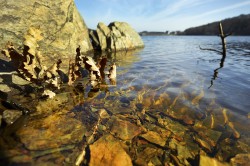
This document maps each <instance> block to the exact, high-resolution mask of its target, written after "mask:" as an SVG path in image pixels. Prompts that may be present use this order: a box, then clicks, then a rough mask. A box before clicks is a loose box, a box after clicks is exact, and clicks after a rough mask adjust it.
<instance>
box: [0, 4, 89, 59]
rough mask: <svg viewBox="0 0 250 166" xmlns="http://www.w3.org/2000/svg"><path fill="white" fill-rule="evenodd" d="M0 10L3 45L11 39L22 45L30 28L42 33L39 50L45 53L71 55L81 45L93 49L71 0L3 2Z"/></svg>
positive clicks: (0, 42)
mask: <svg viewBox="0 0 250 166" xmlns="http://www.w3.org/2000/svg"><path fill="white" fill-rule="evenodd" d="M0 4H1V13H0V27H1V29H0V38H1V40H0V45H1V46H4V45H5V44H6V43H7V41H12V42H13V43H14V45H15V46H16V47H18V46H22V44H23V39H24V38H23V37H24V35H25V34H26V32H27V30H28V29H29V27H39V28H40V30H41V31H42V33H43V40H42V41H40V43H39V46H40V51H41V52H42V53H43V54H44V55H48V54H49V53H52V54H53V53H58V52H59V53H60V55H72V54H74V53H75V49H76V47H77V46H78V45H80V46H81V50H82V52H87V51H89V50H92V45H91V43H90V40H89V35H88V29H87V27H86V25H85V23H84V20H83V19H82V17H81V16H80V14H79V12H78V10H77V8H76V6H75V3H74V1H72V0H55V1H50V0H40V1H38V0H30V1H2V2H0Z"/></svg>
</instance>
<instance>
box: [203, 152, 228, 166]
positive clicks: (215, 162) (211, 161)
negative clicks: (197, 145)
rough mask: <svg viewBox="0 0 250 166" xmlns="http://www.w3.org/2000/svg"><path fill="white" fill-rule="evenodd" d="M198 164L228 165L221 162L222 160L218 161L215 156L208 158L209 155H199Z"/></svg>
mask: <svg viewBox="0 0 250 166" xmlns="http://www.w3.org/2000/svg"><path fill="white" fill-rule="evenodd" d="M199 165H200V166H211V165H214V166H229V164H228V163H222V162H219V161H218V160H216V159H215V158H210V157H207V156H203V155H201V156H200V163H199Z"/></svg>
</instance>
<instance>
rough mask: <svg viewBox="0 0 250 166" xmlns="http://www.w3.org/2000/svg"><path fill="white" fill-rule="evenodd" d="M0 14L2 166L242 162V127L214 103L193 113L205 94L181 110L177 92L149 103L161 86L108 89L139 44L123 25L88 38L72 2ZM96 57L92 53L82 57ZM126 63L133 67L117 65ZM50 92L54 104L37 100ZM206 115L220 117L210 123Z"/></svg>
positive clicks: (8, 4)
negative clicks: (0, 46) (117, 68)
mask: <svg viewBox="0 0 250 166" xmlns="http://www.w3.org/2000/svg"><path fill="white" fill-rule="evenodd" d="M1 6H3V9H4V10H3V12H2V13H1V15H0V20H1V22H0V26H1V29H0V34H1V35H2V36H1V38H2V39H3V40H1V41H0V45H2V46H4V45H5V44H6V42H7V41H9V40H11V41H13V42H14V43H9V44H8V45H7V48H3V51H2V53H3V54H4V55H6V56H7V57H10V58H11V60H9V59H7V57H4V56H2V55H1V56H0V62H1V63H0V65H1V68H0V70H1V71H0V72H1V75H0V87H1V90H0V94H1V95H0V100H1V102H0V149H1V150H0V163H1V164H5V165H52V166H53V165H55V166H56V165H90V166H91V165H93V166H94V165H119V166H120V165H128V166H129V165H169V166H172V165H178V166H181V165H202V166H206V165H208V166H210V165H225V166H226V165H247V164H248V163H249V160H250V154H249V151H250V148H249V137H248V136H247V135H244V134H243V135H241V132H240V131H241V130H244V131H246V130H248V129H247V127H238V126H239V124H236V123H234V121H233V120H232V119H233V115H230V114H228V111H227V110H226V109H225V108H222V107H221V106H219V105H217V103H216V102H215V101H212V102H211V103H210V104H209V105H208V108H206V110H208V111H207V112H206V111H204V112H201V111H199V110H200V105H199V103H200V101H201V99H202V98H203V96H204V92H203V91H202V90H200V91H196V92H194V97H193V98H192V99H190V108H191V109H190V108H189V107H185V105H182V104H181V103H183V100H184V98H185V96H184V95H182V93H180V94H179V96H174V97H173V96H170V95H169V94H167V93H165V92H164V93H161V94H157V95H156V91H157V90H158V89H160V88H166V86H167V85H168V80H166V83H164V85H163V87H155V89H146V88H144V87H135V86H132V85H131V86H129V88H126V89H122V88H121V89H115V88H116V80H111V78H115V76H116V71H115V68H116V67H115V66H114V65H115V63H116V65H117V66H119V67H121V68H122V67H123V65H132V63H133V62H134V61H135V60H134V59H133V58H134V56H133V55H134V52H135V51H136V50H134V49H135V48H138V47H143V46H144V44H143V42H142V40H141V38H140V36H139V35H138V34H137V33H136V32H135V31H134V30H133V29H132V28H131V27H130V26H129V25H128V24H127V23H123V22H114V23H111V24H110V25H109V26H106V25H104V24H103V23H99V24H98V26H97V30H96V31H94V30H88V29H87V27H86V25H85V23H84V21H83V20H82V18H81V17H80V15H79V13H78V11H77V9H76V8H75V5H74V1H71V0H66V1H61V0H57V1H48V0H42V1H39V2H38V1H36V0H32V1H23V2H12V1H4V2H1ZM27 31H28V32H27ZM24 34H25V35H24ZM89 34H90V36H91V37H90V38H91V39H89ZM23 41H24V43H23ZM14 46H17V47H16V48H17V49H15V47H14ZM93 49H95V50H97V52H92V53H87V52H88V51H91V50H93ZM122 50H123V52H122ZM131 50H134V51H131ZM81 51H82V52H81ZM98 51H100V52H98ZM41 53H42V54H41ZM75 54H76V55H75ZM41 55H46V56H41ZM73 56H74V58H72V57H73ZM41 57H43V58H44V59H43V58H41ZM58 57H60V58H61V60H58V61H57V60H55V59H56V58H58ZM18 58H19V59H18ZM124 58H131V59H132V60H130V61H127V63H129V64H124V63H123V61H122V59H124ZM42 59H43V60H42ZM114 59H115V60H114ZM83 64H84V66H85V67H84V68H81V67H82V65H83ZM106 64H107V65H108V64H109V65H110V66H111V67H110V69H107V68H106V67H105V66H106ZM50 66H51V67H50ZM107 71H108V72H109V73H108V74H107V73H106V72H107ZM65 73H68V74H65ZM124 73H126V71H120V73H118V76H121V77H122V75H123V74H124ZM63 76H65V78H66V79H65V80H66V81H63V79H62V78H63ZM59 78H60V81H59ZM128 81H129V80H126V79H124V80H122V79H121V81H120V82H119V85H128V84H129V82H128ZM89 82H90V84H89ZM181 86H182V87H183V88H185V87H186V86H187V85H186V84H185V83H184V84H183V85H181ZM47 88H48V89H49V90H50V91H49V92H48V93H51V94H52V95H51V96H50V95H44V92H45V90H47ZM52 92H53V93H52ZM185 99H186V98H185ZM197 110H198V111H197ZM204 110H205V109H204ZM213 110H219V111H218V113H217V114H216V118H215V115H214V114H212V113H211V112H213ZM239 128H240V129H239Z"/></svg>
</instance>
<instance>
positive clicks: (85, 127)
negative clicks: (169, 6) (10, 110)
mask: <svg viewBox="0 0 250 166" xmlns="http://www.w3.org/2000/svg"><path fill="white" fill-rule="evenodd" d="M143 40H144V43H145V48H144V49H142V50H139V51H135V52H128V53H126V52H120V53H117V54H113V55H107V57H108V60H109V62H115V63H116V64H117V80H116V86H107V85H105V86H103V87H102V88H101V89H99V90H91V89H90V87H84V88H83V89H81V88H80V89H79V88H73V87H71V88H69V87H68V86H67V85H64V86H62V89H61V90H60V91H59V92H58V93H59V95H57V98H56V99H48V100H45V101H44V100H42V101H41V100H40V99H36V98H34V97H33V99H32V101H33V103H32V104H31V102H30V101H31V99H30V98H28V99H23V100H24V101H22V102H23V105H24V106H25V105H27V107H30V108H29V109H33V110H36V111H35V113H33V114H31V116H29V117H28V118H27V119H28V120H25V121H22V123H23V124H24V126H23V125H19V124H18V125H19V127H20V126H22V127H21V128H20V129H17V133H16V134H15V132H16V130H15V132H14V135H13V133H10V134H5V137H7V139H12V138H13V139H14V141H13V142H14V143H15V144H17V145H18V146H17V147H15V148H13V147H11V146H10V147H7V148H6V149H7V150H6V149H5V150H4V151H3V152H4V153H3V154H4V155H6V156H8V155H10V154H11V155H10V157H7V159H6V157H4V161H5V162H6V161H11V162H10V163H12V162H13V163H23V162H24V161H26V162H27V163H31V164H33V165H36V164H39V163H49V164H51V165H53V164H54V165H58V164H59V165H61V164H64V165H71V164H72V163H74V162H75V160H76V157H77V156H78V155H79V154H80V153H81V151H82V150H83V149H85V148H86V147H88V146H89V145H91V144H94V145H95V142H96V141H97V140H99V139H100V140H101V138H103V137H102V136H105V135H106V134H111V135H112V136H113V137H115V138H116V139H117V140H122V141H123V143H124V144H125V145H126V146H127V147H128V148H129V150H128V149H126V148H125V149H126V152H127V153H128V154H129V156H130V157H131V160H132V161H133V163H134V164H138V165H140V164H141V161H140V160H144V159H143V157H142V156H143V155H149V154H148V153H147V148H149V147H150V148H152V149H158V150H159V153H158V152H157V153H156V154H155V155H153V157H152V156H151V158H153V159H152V160H150V161H151V162H153V164H155V165H157V164H156V163H157V161H158V160H159V162H160V163H161V164H164V163H170V162H171V163H174V164H176V160H175V157H173V156H177V157H178V156H180V155H181V154H182V153H184V152H183V151H179V150H180V149H178V148H177V149H175V148H173V147H171V145H173V144H175V145H176V147H182V146H183V145H185V147H187V148H188V150H187V151H185V154H189V153H190V154H192V155H191V156H192V157H190V156H189V157H188V158H191V162H190V163H191V165H194V163H195V161H196V159H195V156H197V155H200V154H204V153H205V154H206V155H209V156H210V157H215V158H217V159H218V160H221V161H229V160H230V158H232V157H234V156H235V155H236V154H239V153H249V146H250V137H249V136H250V131H249V126H250V120H249V116H250V115H249V113H250V110H249V108H250V102H249V100H250V86H249V85H250V72H249V71H250V37H228V40H227V43H228V44H227V55H226V58H225V59H224V60H223V59H222V56H221V55H219V54H217V53H216V52H210V51H203V50H200V49H199V46H201V47H203V48H214V49H220V48H221V46H220V39H219V38H218V37H194V36H188V37H187V36H185V37H182V36H176V37H174V36H173V37H171V36H167V37H157V36H154V37H151V36H148V37H143ZM97 57H98V55H97V56H96V57H94V58H97ZM83 80H84V79H83ZM83 80H80V81H79V82H83ZM106 83H107V84H109V82H108V80H107V82H106ZM26 96H27V95H26ZM18 97H20V96H18ZM18 97H15V96H13V98H17V99H18ZM22 97H23V96H22ZM31 105H32V106H31ZM101 109H104V110H105V111H106V112H107V113H108V117H109V118H103V119H102V118H101V116H100V115H99V114H100V112H99V113H98V111H99V110H101ZM117 119H118V120H117ZM59 121H60V122H59ZM124 124H125V125H124ZM34 126H35V127H34ZM76 126H78V127H76ZM95 126H97V127H95ZM135 126H137V127H140V128H141V129H137V128H136V127H135ZM75 128H77V129H75ZM78 129H79V130H78ZM139 130H140V131H139ZM147 131H153V132H154V133H159V131H161V132H162V133H165V135H164V134H160V137H161V139H163V140H165V144H164V145H162V144H161V143H159V142H153V143H152V140H150V139H148V138H144V137H145V136H143V135H142V134H143V133H147ZM163 131H164V132H163ZM130 132H132V133H133V134H131V133H130ZM168 132H169V133H171V134H166V133H168ZM32 133H35V134H34V135H32ZM74 133H75V134H74ZM66 134H68V135H67V136H66ZM27 135H31V136H30V137H29V136H27ZM37 135H39V137H36V136H37ZM72 135H73V136H72ZM91 135H94V137H93V138H91ZM131 135H132V136H131ZM47 137H48V138H47ZM61 137H63V138H62V139H61ZM64 137H65V138H66V137H70V138H69V139H65V138H64ZM59 138H60V139H59ZM90 138H91V139H90ZM54 140H58V141H56V142H54ZM142 140H144V141H145V140H147V141H148V142H147V143H145V142H143V141H142ZM32 141H34V142H39V141H40V142H39V143H37V144H36V143H34V144H33V143H32ZM141 141H142V142H141ZM174 141H177V142H178V143H175V142H174ZM13 142H12V141H10V143H9V145H13ZM20 142H22V143H21V144H20ZM173 142H174V143H173ZM135 144H136V145H135ZM125 145H124V146H125ZM142 145H143V146H142ZM105 146H108V145H105ZM145 147H146V148H145ZM131 149H136V150H135V151H137V153H134V152H133V150H131ZM152 149H151V151H150V152H151V153H152V154H153V151H152ZM11 150H12V151H11ZM93 151H94V150H93ZM90 153H91V155H94V154H92V153H93V152H90ZM100 153H101V152H100ZM182 155H183V154H182ZM13 156H14V157H13ZM155 156H158V158H157V157H155ZM159 156H160V157H159ZM163 156H165V157H163ZM18 157H19V158H18ZM155 158H157V161H156V159H155ZM149 159H150V157H149ZM178 159H179V162H180V163H182V164H184V165H187V163H186V164H185V162H186V159H185V157H184V159H183V158H181V159H180V158H178ZM86 160H87V161H86V163H88V159H86ZM90 160H93V159H90ZM145 161H147V160H146V159H145ZM188 161H189V160H188ZM90 162H91V161H90ZM92 162H93V161H92ZM147 162H149V161H147ZM159 162H158V164H159ZM24 163H25V162H24ZM142 165H143V164H142Z"/></svg>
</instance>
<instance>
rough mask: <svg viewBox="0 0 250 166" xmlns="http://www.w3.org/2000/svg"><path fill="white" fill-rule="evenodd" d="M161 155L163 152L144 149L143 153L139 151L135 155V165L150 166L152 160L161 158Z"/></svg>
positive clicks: (149, 148) (148, 148)
mask: <svg viewBox="0 0 250 166" xmlns="http://www.w3.org/2000/svg"><path fill="white" fill-rule="evenodd" d="M162 153H163V152H162V150H161V149H155V148H151V147H146V148H145V149H144V150H143V151H141V152H140V153H139V154H138V155H137V159H136V160H135V164H136V165H150V164H151V163H152V162H153V161H154V158H155V157H157V156H162ZM158 160H159V159H158ZM153 165H154V164H153ZM160 165H162V164H160Z"/></svg>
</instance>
